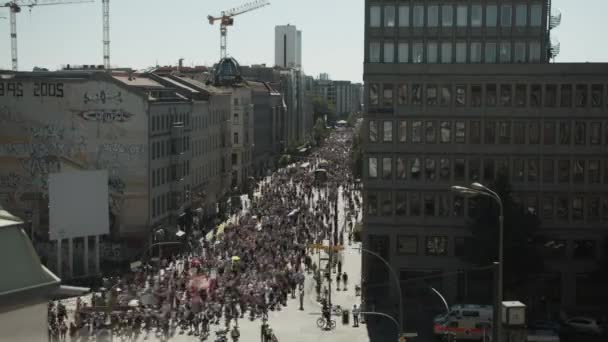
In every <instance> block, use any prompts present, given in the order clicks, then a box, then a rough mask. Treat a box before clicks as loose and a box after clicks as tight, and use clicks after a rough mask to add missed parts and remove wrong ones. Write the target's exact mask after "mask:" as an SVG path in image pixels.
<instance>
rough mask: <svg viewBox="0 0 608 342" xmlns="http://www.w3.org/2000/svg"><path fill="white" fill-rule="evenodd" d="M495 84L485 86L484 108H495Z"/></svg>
mask: <svg viewBox="0 0 608 342" xmlns="http://www.w3.org/2000/svg"><path fill="white" fill-rule="evenodd" d="M496 98H497V94H496V84H486V106H488V107H494V106H496Z"/></svg>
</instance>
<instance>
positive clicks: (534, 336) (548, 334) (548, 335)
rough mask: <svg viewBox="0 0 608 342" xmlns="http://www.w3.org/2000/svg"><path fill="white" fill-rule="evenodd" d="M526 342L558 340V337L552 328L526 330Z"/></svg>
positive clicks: (558, 341) (554, 341) (557, 341)
mask: <svg viewBox="0 0 608 342" xmlns="http://www.w3.org/2000/svg"><path fill="white" fill-rule="evenodd" d="M526 342H560V339H559V335H558V334H557V333H556V332H554V331H553V330H528V336H526Z"/></svg>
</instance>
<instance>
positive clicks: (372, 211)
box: [367, 193, 378, 216]
mask: <svg viewBox="0 0 608 342" xmlns="http://www.w3.org/2000/svg"><path fill="white" fill-rule="evenodd" d="M367 208H368V209H367V211H368V214H369V215H370V216H376V215H378V195H376V194H371V193H368V194H367Z"/></svg>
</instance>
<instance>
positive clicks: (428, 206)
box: [424, 193, 435, 217]
mask: <svg viewBox="0 0 608 342" xmlns="http://www.w3.org/2000/svg"><path fill="white" fill-rule="evenodd" d="M424 216H426V217H433V216H435V195H433V194H432V193H431V194H429V193H425V194H424Z"/></svg>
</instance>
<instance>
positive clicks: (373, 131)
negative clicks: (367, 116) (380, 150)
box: [369, 120, 378, 142]
mask: <svg viewBox="0 0 608 342" xmlns="http://www.w3.org/2000/svg"><path fill="white" fill-rule="evenodd" d="M369 141H370V142H377V141H378V122H377V121H375V120H370V122H369Z"/></svg>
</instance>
